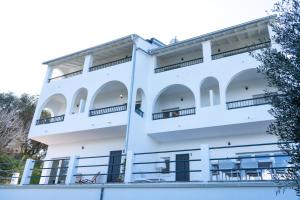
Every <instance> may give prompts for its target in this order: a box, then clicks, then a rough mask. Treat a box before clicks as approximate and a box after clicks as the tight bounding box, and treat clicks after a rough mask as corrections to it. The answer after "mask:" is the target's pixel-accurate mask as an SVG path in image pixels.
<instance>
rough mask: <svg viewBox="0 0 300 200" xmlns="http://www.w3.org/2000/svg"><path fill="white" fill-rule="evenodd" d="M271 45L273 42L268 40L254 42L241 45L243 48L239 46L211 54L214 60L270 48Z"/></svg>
mask: <svg viewBox="0 0 300 200" xmlns="http://www.w3.org/2000/svg"><path fill="white" fill-rule="evenodd" d="M270 46H271V42H270V41H267V42H262V43H258V44H253V45H249V46H245V47H241V48H237V49H233V50H229V51H225V52H221V53H216V54H213V55H211V57H212V60H216V59H219V58H225V57H228V56H233V55H237V54H241V53H245V52H251V51H255V50H258V49H263V48H268V47H270Z"/></svg>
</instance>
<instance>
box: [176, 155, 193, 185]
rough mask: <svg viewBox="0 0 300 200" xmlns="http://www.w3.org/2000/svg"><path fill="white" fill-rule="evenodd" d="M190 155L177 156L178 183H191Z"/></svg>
mask: <svg viewBox="0 0 300 200" xmlns="http://www.w3.org/2000/svg"><path fill="white" fill-rule="evenodd" d="M189 171H190V163H189V154H177V155H176V181H190V172H189Z"/></svg>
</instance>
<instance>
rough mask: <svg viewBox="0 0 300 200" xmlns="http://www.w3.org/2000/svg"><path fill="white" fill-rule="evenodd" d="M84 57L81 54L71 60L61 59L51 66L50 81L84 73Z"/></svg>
mask: <svg viewBox="0 0 300 200" xmlns="http://www.w3.org/2000/svg"><path fill="white" fill-rule="evenodd" d="M83 64H84V57H83V56H79V57H76V58H74V59H72V60H70V61H61V62H58V63H55V64H53V66H49V67H50V68H51V73H50V74H49V78H48V83H50V82H54V81H58V80H62V79H67V78H72V77H75V76H79V75H80V74H82V70H83Z"/></svg>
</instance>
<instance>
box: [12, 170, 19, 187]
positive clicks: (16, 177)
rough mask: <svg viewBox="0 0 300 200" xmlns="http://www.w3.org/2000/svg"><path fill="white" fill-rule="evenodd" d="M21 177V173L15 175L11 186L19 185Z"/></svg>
mask: <svg viewBox="0 0 300 200" xmlns="http://www.w3.org/2000/svg"><path fill="white" fill-rule="evenodd" d="M19 177H20V173H18V172H15V173H13V174H12V178H11V180H10V184H11V185H18V181H19Z"/></svg>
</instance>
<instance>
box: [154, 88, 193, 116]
mask: <svg viewBox="0 0 300 200" xmlns="http://www.w3.org/2000/svg"><path fill="white" fill-rule="evenodd" d="M192 107H195V95H194V93H193V92H192V90H191V89H190V88H188V87H187V86H185V85H181V84H173V85H169V86H167V87H165V88H164V89H162V90H161V91H160V92H159V93H158V95H157V96H156V98H155V100H154V104H153V113H157V112H164V111H166V110H172V109H174V110H175V109H185V108H192Z"/></svg>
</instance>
